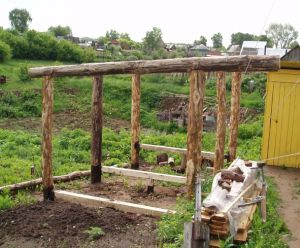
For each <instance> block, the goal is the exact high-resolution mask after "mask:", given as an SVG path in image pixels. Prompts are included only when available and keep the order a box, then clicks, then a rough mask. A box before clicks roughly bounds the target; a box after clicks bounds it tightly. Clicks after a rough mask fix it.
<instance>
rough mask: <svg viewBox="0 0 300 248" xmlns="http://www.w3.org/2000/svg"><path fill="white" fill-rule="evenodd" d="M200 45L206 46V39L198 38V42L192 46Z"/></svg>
mask: <svg viewBox="0 0 300 248" xmlns="http://www.w3.org/2000/svg"><path fill="white" fill-rule="evenodd" d="M200 44H203V45H204V46H206V45H207V39H206V38H205V37H204V36H202V35H201V36H200V39H199V40H195V41H194V45H200Z"/></svg>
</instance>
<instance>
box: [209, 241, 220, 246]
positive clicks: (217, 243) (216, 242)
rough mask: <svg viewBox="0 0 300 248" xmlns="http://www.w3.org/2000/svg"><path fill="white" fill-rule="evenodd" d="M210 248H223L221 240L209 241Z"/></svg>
mask: <svg viewBox="0 0 300 248" xmlns="http://www.w3.org/2000/svg"><path fill="white" fill-rule="evenodd" d="M209 247H212V248H219V247H221V244H220V240H219V239H211V240H210V241H209Z"/></svg>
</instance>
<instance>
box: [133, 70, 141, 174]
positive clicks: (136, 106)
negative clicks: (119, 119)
mask: <svg viewBox="0 0 300 248" xmlns="http://www.w3.org/2000/svg"><path fill="white" fill-rule="evenodd" d="M140 81H141V77H140V75H139V74H134V75H133V76H132V103H131V168H132V169H138V168H139V150H140V143H139V139H140V102H141V83H140Z"/></svg>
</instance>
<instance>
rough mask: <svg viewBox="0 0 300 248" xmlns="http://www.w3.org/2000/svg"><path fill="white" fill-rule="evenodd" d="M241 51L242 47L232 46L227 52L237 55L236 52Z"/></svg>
mask: <svg viewBox="0 0 300 248" xmlns="http://www.w3.org/2000/svg"><path fill="white" fill-rule="evenodd" d="M240 50H241V47H240V45H231V46H230V48H229V49H228V51H227V52H229V53H236V52H240Z"/></svg>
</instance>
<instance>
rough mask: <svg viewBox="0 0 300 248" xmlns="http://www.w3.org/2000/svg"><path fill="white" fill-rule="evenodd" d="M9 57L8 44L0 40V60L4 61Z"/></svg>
mask: <svg viewBox="0 0 300 248" xmlns="http://www.w3.org/2000/svg"><path fill="white" fill-rule="evenodd" d="M10 58H11V49H10V46H9V45H8V44H6V43H5V42H3V41H1V40H0V62H4V61H6V60H9V59H10Z"/></svg>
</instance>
